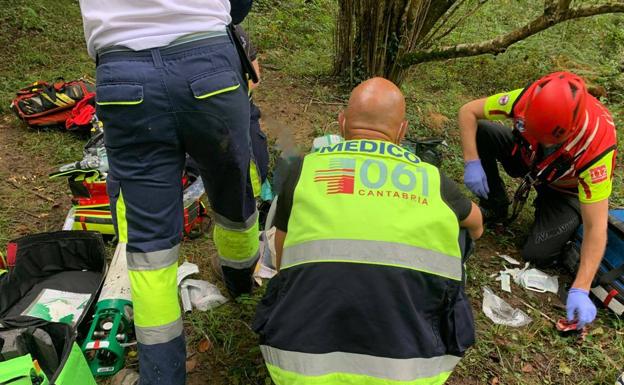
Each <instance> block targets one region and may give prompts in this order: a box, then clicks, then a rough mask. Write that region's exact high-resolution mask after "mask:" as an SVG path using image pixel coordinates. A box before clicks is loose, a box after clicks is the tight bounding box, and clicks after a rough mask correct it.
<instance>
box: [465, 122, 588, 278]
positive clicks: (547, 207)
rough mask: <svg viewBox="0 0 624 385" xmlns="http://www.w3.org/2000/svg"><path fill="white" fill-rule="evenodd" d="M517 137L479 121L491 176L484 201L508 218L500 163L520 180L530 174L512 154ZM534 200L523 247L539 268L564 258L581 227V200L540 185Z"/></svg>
mask: <svg viewBox="0 0 624 385" xmlns="http://www.w3.org/2000/svg"><path fill="white" fill-rule="evenodd" d="M514 143H515V142H514V136H513V134H512V130H511V128H510V127H507V126H504V125H502V124H500V123H495V122H490V121H484V120H481V121H479V125H478V129H477V150H478V152H479V158H480V159H481V164H482V165H483V170H484V171H485V174H486V176H487V180H488V186H489V188H490V193H489V194H488V199H482V200H481V202H480V204H481V206H482V207H483V208H485V209H487V210H490V211H492V212H493V213H495V215H496V216H499V217H501V218H505V217H506V216H507V209H508V207H509V204H510V200H509V198H508V197H507V192H506V189H505V185H504V183H503V180H502V179H501V177H500V174H499V171H498V163H500V164H501V165H502V166H503V169H504V170H505V172H506V173H507V174H508V175H509V176H511V177H513V178H520V177H523V176H524V175H526V174H527V173H528V172H529V169H528V167H526V166H525V165H524V163H523V162H522V160H521V159H520V155H519V151H518V152H517V153H516V154H515V155H512V150H513V147H514ZM536 190H537V198H536V199H535V201H534V206H535V220H534V222H533V224H532V225H531V231H530V232H529V235H528V238H527V240H526V242H525V243H524V246H523V247H522V257H523V258H524V259H525V260H526V261H527V262H532V263H534V264H536V265H537V266H547V265H550V264H552V263H553V262H555V261H556V260H557V259H558V258H559V256H560V255H561V251H562V249H563V247H564V245H565V244H566V243H567V242H568V241H569V240H570V239H571V238H572V236H573V235H574V233H575V232H576V230H577V228H578V226H579V225H580V224H581V216H580V204H579V201H578V197H576V196H573V195H568V194H565V193H561V192H558V191H555V190H553V189H551V188H549V187H548V186H538V188H536Z"/></svg>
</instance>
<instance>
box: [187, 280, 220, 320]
mask: <svg viewBox="0 0 624 385" xmlns="http://www.w3.org/2000/svg"><path fill="white" fill-rule="evenodd" d="M180 297H181V298H182V308H183V309H184V312H189V311H191V310H192V308H193V307H195V308H196V309H197V310H201V311H206V310H210V309H212V308H215V307H217V306H219V305H222V304H224V303H226V302H227V298H225V297H224V296H223V295H222V294H221V292H220V291H219V288H218V287H216V286H215V285H213V284H212V283H210V282H208V281H200V280H198V279H185V280H184V281H182V284H181V285H180Z"/></svg>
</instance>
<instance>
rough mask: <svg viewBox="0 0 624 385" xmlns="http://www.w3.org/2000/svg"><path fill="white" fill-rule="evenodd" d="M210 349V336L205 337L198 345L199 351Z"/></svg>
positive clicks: (204, 351)
mask: <svg viewBox="0 0 624 385" xmlns="http://www.w3.org/2000/svg"><path fill="white" fill-rule="evenodd" d="M210 349H212V343H211V342H210V340H209V339H208V338H204V339H202V340H201V341H199V344H198V345H197V351H198V352H200V353H206V352H207V351H208V350H210Z"/></svg>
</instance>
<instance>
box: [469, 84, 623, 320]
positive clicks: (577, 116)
mask: <svg viewBox="0 0 624 385" xmlns="http://www.w3.org/2000/svg"><path fill="white" fill-rule="evenodd" d="M508 118H509V119H513V123H514V127H513V130H512V129H510V128H508V127H506V126H503V125H501V124H498V123H493V122H490V121H488V120H503V119H508ZM480 119H487V120H480ZM459 129H460V133H461V138H462V148H463V153H464V161H465V169H464V182H465V184H466V186H467V187H468V189H470V190H471V191H472V192H473V193H475V194H476V195H478V196H479V197H481V202H480V205H481V206H482V207H483V209H484V212H485V216H486V221H488V222H502V221H504V220H505V219H506V217H507V209H508V206H509V203H510V202H509V199H508V198H507V193H506V191H505V186H504V184H503V182H502V179H501V178H500V175H499V173H498V165H497V162H500V163H501V164H502V166H503V168H504V169H505V171H506V172H507V174H509V176H511V177H514V178H519V177H524V178H525V181H526V183H527V185H526V187H527V188H528V189H530V188H531V186H533V185H534V186H535V188H536V190H537V199H536V200H535V208H536V209H535V221H534V222H533V226H532V227H531V231H530V234H529V237H528V239H527V241H526V243H525V244H524V247H523V249H522V256H523V258H524V259H525V260H526V261H528V262H533V263H535V264H536V265H538V266H545V265H549V264H552V263H553V262H555V261H557V260H558V259H559V257H560V256H561V252H562V249H563V247H564V245H565V244H566V243H567V242H568V241H569V240H570V239H571V238H572V236H573V235H574V234H575V232H576V230H577V228H578V226H579V225H580V224H581V222H582V223H583V228H584V236H583V244H582V246H581V264H580V267H579V270H578V272H577V274H576V279H575V280H574V283H573V284H572V288H571V289H570V291H569V293H568V298H567V305H566V308H567V313H568V314H567V316H568V320H569V321H572V320H574V319H576V320H578V321H579V322H578V327H579V328H582V327H583V326H584V325H585V324H587V323H590V322H592V321H593V320H594V318H595V317H596V307H595V306H594V304H593V303H592V301H591V300H590V299H589V289H590V285H591V282H592V280H593V278H594V275H595V274H596V271H597V270H598V266H599V265H600V261H601V259H602V256H603V254H604V250H605V245H606V241H607V220H608V210H609V196H610V195H611V186H612V179H613V168H614V165H615V155H616V135H615V125H614V123H613V118H612V117H611V114H609V111H608V110H607V109H606V108H605V106H603V105H602V104H601V103H600V102H599V101H598V100H597V99H596V98H594V97H593V96H591V95H590V94H589V93H588V92H587V89H586V87H585V82H584V81H583V79H581V78H580V77H578V76H576V75H574V74H572V73H569V72H556V73H552V74H550V75H547V76H544V77H543V78H541V79H539V80H537V81H536V82H535V83H533V84H531V85H530V86H529V87H527V88H522V89H517V90H514V91H509V92H503V93H500V94H496V95H493V96H490V97H487V98H483V99H478V100H473V101H471V102H469V103H467V104H465V105H464V106H463V107H462V108H461V109H460V111H459ZM527 193H528V190H527Z"/></svg>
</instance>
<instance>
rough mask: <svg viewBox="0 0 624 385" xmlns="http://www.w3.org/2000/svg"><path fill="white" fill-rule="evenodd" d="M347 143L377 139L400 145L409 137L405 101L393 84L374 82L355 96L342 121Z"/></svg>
mask: <svg viewBox="0 0 624 385" xmlns="http://www.w3.org/2000/svg"><path fill="white" fill-rule="evenodd" d="M338 120H339V122H340V127H341V131H342V135H343V136H344V137H345V139H347V140H348V139H377V140H386V141H390V142H394V143H397V144H398V143H399V142H400V141H401V139H403V136H404V135H405V130H406V129H407V121H406V120H405V98H404V97H403V94H402V93H401V90H399V88H398V87H397V86H396V85H395V84H394V83H392V82H391V81H389V80H386V79H384V78H372V79H369V80H366V81H364V82H363V83H361V84H360V85H358V86H357V87H355V88H354V89H353V91H352V92H351V97H350V98H349V105H348V106H347V109H346V110H345V111H343V112H341V113H340V116H339V118H338Z"/></svg>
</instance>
